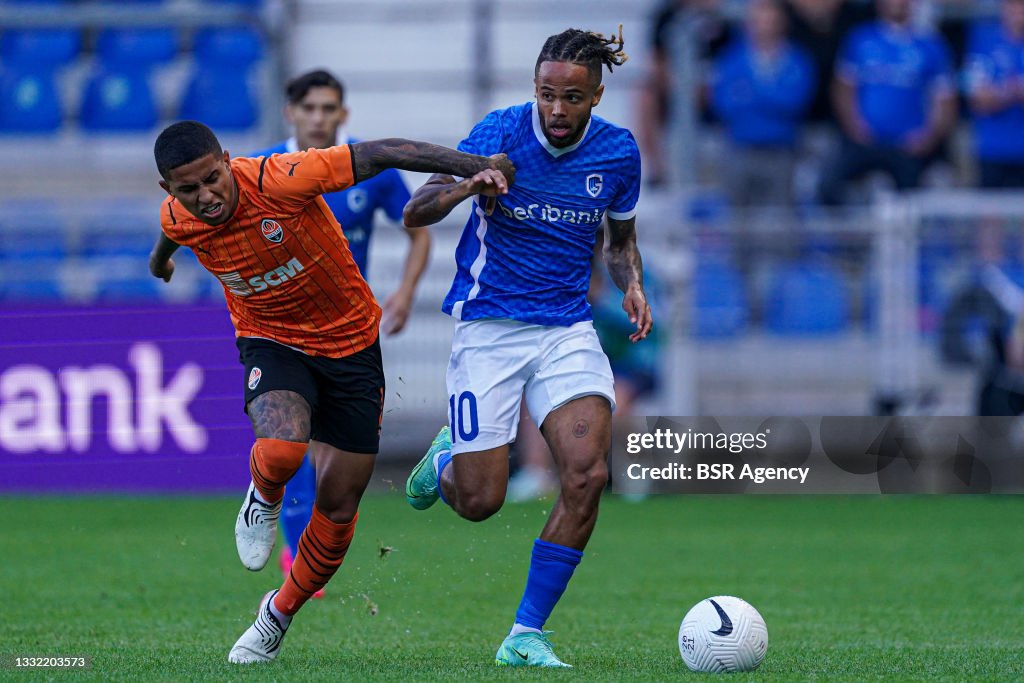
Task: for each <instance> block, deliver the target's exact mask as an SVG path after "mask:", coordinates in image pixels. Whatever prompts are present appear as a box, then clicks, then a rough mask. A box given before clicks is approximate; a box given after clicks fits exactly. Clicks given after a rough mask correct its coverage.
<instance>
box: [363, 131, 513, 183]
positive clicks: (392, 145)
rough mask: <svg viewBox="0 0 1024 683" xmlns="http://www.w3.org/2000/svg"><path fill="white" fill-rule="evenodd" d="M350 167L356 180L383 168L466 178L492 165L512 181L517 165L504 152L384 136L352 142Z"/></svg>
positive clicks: (376, 172)
mask: <svg viewBox="0 0 1024 683" xmlns="http://www.w3.org/2000/svg"><path fill="white" fill-rule="evenodd" d="M351 149H352V169H353V172H354V174H355V181H356V182H357V183H358V182H361V181H363V180H366V179H367V178H370V177H372V176H375V175H377V174H378V173H380V172H381V171H383V170H384V169H386V168H400V169H402V170H403V171H419V172H422V173H447V174H449V175H455V176H462V177H464V178H469V177H471V176H474V175H476V174H477V173H479V172H480V171H484V170H487V169H494V170H497V171H500V172H501V173H502V175H503V176H504V177H505V178H507V179H508V182H509V183H511V182H513V180H514V179H515V172H516V169H515V167H514V166H513V165H512V162H511V161H509V160H508V157H506V156H505V155H504V154H497V155H495V156H493V157H482V156H478V155H476V154H466V153H465V152H458V151H456V150H454V149H449V148H447V147H441V146H440V145H432V144H430V143H429V142H419V141H417V140H403V139H401V138H386V139H383V140H369V141H367V142H356V143H354V144H352V145H351Z"/></svg>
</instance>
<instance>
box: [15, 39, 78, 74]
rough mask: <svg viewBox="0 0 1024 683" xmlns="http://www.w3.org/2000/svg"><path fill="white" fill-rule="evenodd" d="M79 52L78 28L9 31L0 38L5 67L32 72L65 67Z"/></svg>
mask: <svg viewBox="0 0 1024 683" xmlns="http://www.w3.org/2000/svg"><path fill="white" fill-rule="evenodd" d="M81 51H82V34H81V32H80V31H78V30H77V29H12V30H9V31H4V33H3V36H2V37H0V57H2V58H3V61H4V64H6V65H8V66H20V67H30V68H32V69H33V70H41V69H46V68H49V69H53V68H55V67H58V66H62V65H64V64H68V63H69V62H71V61H73V60H74V59H75V58H76V57H78V55H79V53H80V52H81Z"/></svg>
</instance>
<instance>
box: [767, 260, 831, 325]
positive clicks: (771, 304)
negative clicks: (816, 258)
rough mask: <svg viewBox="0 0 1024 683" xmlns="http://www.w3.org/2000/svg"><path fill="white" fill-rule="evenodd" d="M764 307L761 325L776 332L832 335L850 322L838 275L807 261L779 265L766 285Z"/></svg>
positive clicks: (829, 268) (828, 268)
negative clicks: (767, 285) (766, 295)
mask: <svg viewBox="0 0 1024 683" xmlns="http://www.w3.org/2000/svg"><path fill="white" fill-rule="evenodd" d="M764 308H765V326H766V327H767V329H768V330H769V331H771V332H773V333H775V334H780V335H789V336H799V335H809V336H813V335H826V334H835V333H838V332H842V331H843V330H845V329H846V327H847V326H848V325H849V322H850V302H849V294H848V293H847V291H846V285H845V283H844V281H843V276H842V274H841V273H840V272H839V271H837V270H835V269H834V268H831V267H829V266H826V265H823V264H815V263H811V262H802V263H797V264H794V265H788V266H785V267H783V268H781V269H780V270H779V271H778V272H777V273H776V274H775V276H774V278H773V279H772V282H771V284H770V286H769V288H768V298H767V301H765V307H764Z"/></svg>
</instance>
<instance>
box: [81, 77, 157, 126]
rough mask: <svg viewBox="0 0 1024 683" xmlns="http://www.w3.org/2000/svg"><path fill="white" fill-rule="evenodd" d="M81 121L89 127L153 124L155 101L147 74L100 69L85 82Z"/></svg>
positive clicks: (155, 116) (155, 119)
mask: <svg viewBox="0 0 1024 683" xmlns="http://www.w3.org/2000/svg"><path fill="white" fill-rule="evenodd" d="M80 121H81V124H82V128H84V129H85V130H88V131H103V132H118V131H124V132H127V131H143V130H149V129H150V128H152V127H153V126H155V125H156V122H157V112H156V103H155V101H154V97H153V91H152V90H151V89H150V87H149V81H148V79H147V74H146V73H145V72H139V71H134V70H112V69H102V70H100V71H99V72H98V73H96V74H95V75H94V76H93V77H92V78H91V79H89V82H88V83H87V84H86V87H85V95H84V96H83V98H82V111H81V116H80Z"/></svg>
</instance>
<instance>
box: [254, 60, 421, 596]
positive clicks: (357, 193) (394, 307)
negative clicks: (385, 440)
mask: <svg viewBox="0 0 1024 683" xmlns="http://www.w3.org/2000/svg"><path fill="white" fill-rule="evenodd" d="M285 97H286V98H287V100H288V104H287V106H286V107H285V117H286V118H287V119H288V121H289V122H290V123H291V124H292V126H293V127H294V129H295V135H294V136H293V137H291V138H288V139H287V140H285V141H284V142H282V143H280V144H278V145H276V146H274V147H271V148H269V149H265V150H261V151H259V152H255V153H254V154H253V155H252V156H270V155H272V154H284V153H288V152H297V151H300V150H307V149H314V148H315V149H325V148H327V147H331V146H333V145H345V144H348V143H349V142H357V140H355V139H353V138H350V137H349V136H348V134H347V132H346V131H345V122H346V121H347V120H348V116H349V110H348V108H347V107H346V106H345V88H344V86H343V85H342V83H341V81H339V80H338V79H337V78H335V77H334V76H333V75H332V74H330V73H328V72H327V71H323V70H316V71H310V72H308V73H305V74H302V75H301V76H297V77H296V78H294V79H292V80H291V81H289V82H288V84H287V85H286V86H285ZM324 200H325V201H326V202H327V206H328V207H329V208H330V210H331V213H333V214H334V217H335V218H336V219H337V220H338V223H339V224H340V225H341V228H342V232H343V233H344V236H345V238H346V239H347V240H348V246H349V250H350V251H351V252H352V258H353V259H354V260H355V262H356V266H358V268H359V272H360V273H362V275H363V277H364V278H366V277H368V276H369V269H368V257H369V248H370V237H371V236H372V235H373V229H374V219H375V217H376V214H377V211H378V209H380V210H382V211H384V213H385V214H386V215H387V216H388V218H390V219H391V220H392V221H395V222H396V223H400V222H401V220H402V209H403V208H405V204H406V202H408V201H409V190H408V188H407V187H406V186H405V182H404V181H403V180H402V176H401V174H399V172H398V171H397V170H395V169H393V168H388V169H385V170H384V171H382V172H381V173H378V174H377V175H375V176H373V177H372V178H368V179H367V180H364V181H363V182H360V183H359V184H358V185H355V186H353V187H350V188H348V189H346V190H342V191H341V192H332V193H329V194H326V195H324ZM405 232H406V235H407V236H408V237H409V251H408V253H407V254H406V257H405V267H404V268H403V269H402V280H401V283H400V284H399V286H398V289H397V290H395V291H394V292H393V293H392V294H391V296H389V297H388V298H387V299H385V301H384V305H383V310H384V314H383V318H382V320H381V325H382V327H383V329H384V333H385V334H389V335H390V334H397V333H398V332H400V331H401V330H402V328H404V327H405V323H406V320H407V319H408V318H409V313H410V311H412V305H413V299H414V297H415V294H416V286H417V284H419V281H420V277H421V276H422V275H423V272H424V270H426V267H427V259H428V258H429V256H430V229H429V228H425V227H424V228H406V229H405ZM315 496H316V474H315V472H314V467H313V463H312V462H310V460H309V458H308V457H307V459H306V460H305V461H304V462H303V464H302V466H301V467H300V468H299V471H298V472H296V473H295V476H294V477H292V479H291V481H289V482H288V495H287V496H286V497H285V499H284V508H283V509H282V511H281V531H282V533H283V535H284V540H285V541H286V543H287V545H286V546H285V547H284V548H282V549H281V555H280V563H281V571H282V572H283V573H284V575H285V576H288V572H289V571H291V566H292V561H293V559H294V557H295V555H296V553H297V551H298V545H299V538H300V536H301V535H302V531H303V529H305V528H306V524H308V523H309V519H310V516H311V515H312V514H313V499H314V497H315ZM313 597H316V598H319V597H323V591H317V592H316V593H315V594H314V596H313Z"/></svg>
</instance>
